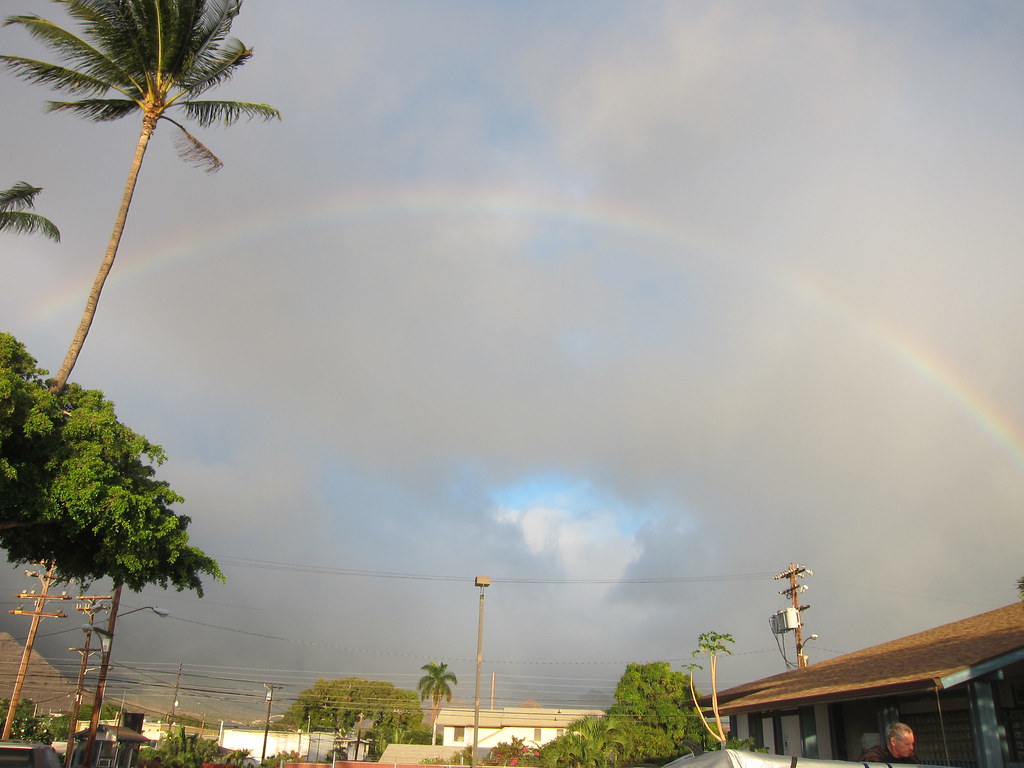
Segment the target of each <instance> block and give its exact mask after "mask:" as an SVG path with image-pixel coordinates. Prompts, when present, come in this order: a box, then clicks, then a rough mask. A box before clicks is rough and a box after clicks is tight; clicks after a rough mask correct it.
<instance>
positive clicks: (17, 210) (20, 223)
mask: <svg viewBox="0 0 1024 768" xmlns="http://www.w3.org/2000/svg"><path fill="white" fill-rule="evenodd" d="M42 191H43V190H42V188H41V187H33V186H32V185H31V184H29V183H28V182H27V181H19V182H18V183H17V184H15V185H14V186H13V187H11V188H10V189H4V190H0V232H2V231H4V230H9V231H11V232H14V233H15V234H18V235H22V234H26V235H32V234H36V233H39V234H41V235H43V236H45V237H48V238H50V239H51V240H56V241H57V242H60V232H59V231H58V229H57V227H56V226H55V225H54V223H53V222H52V221H50V220H49V219H47V218H45V217H43V216H40V215H39V214H38V213H32V212H31V209H32V208H33V207H34V206H35V197H36V195H38V194H39V193H40V192H42Z"/></svg>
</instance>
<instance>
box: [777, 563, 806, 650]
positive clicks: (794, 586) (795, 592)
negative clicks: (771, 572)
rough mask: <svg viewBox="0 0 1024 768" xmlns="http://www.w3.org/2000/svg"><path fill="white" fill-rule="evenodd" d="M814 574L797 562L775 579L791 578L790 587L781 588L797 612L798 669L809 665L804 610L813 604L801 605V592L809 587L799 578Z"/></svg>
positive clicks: (782, 593) (780, 592)
mask: <svg viewBox="0 0 1024 768" xmlns="http://www.w3.org/2000/svg"><path fill="white" fill-rule="evenodd" d="M805 574H806V575H807V576H813V575H814V571H812V570H810V569H809V568H804V567H803V566H802V565H797V564H796V563H790V564H789V570H786V571H783V572H782V573H780V574H777V575H776V576H775V577H774V578H775V579H789V587H787V588H786V589H783V590H780V591H779V594H780V595H786V596H788V597H789V599H790V600H791V601H792V603H793V610H794V611H795V612H796V628H795V630H796V666H797V669H803V668H804V667H806V666H807V656H806V654H804V635H803V625H804V621H803V615H802V612H803V611H806V610H807V609H808V608H810V607H811V606H809V605H800V593H801V592H803V591H804V590H805V589H807V585H806V584H800V583H799V581H798V580H799V579H801V578H803V576H804V575H805Z"/></svg>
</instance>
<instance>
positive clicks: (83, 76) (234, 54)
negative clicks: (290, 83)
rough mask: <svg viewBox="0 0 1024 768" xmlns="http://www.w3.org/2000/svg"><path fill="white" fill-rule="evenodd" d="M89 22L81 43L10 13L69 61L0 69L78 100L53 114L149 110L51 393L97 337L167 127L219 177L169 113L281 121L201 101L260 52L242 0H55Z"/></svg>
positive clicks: (214, 119)
mask: <svg viewBox="0 0 1024 768" xmlns="http://www.w3.org/2000/svg"><path fill="white" fill-rule="evenodd" d="M54 1H55V2H57V3H60V4H61V5H63V6H64V7H65V9H66V10H67V12H68V14H69V15H70V16H71V17H72V18H74V19H76V20H78V21H79V22H80V23H81V26H82V29H83V32H82V36H78V35H76V34H74V33H73V32H71V31H68V30H65V29H62V28H61V27H59V26H57V25H56V24H54V23H53V22H50V21H47V20H46V19H43V18H40V17H39V16H35V15H30V16H11V17H9V18H8V19H7V21H6V22H5V26H6V25H11V24H17V25H20V26H22V27H24V28H25V29H26V30H27V31H28V33H29V34H30V35H31V36H32V37H33V38H35V39H36V40H38V41H40V42H42V43H43V44H44V45H46V46H47V47H49V48H50V49H52V50H54V51H55V52H56V53H57V54H58V56H59V58H60V59H61V60H63V62H65V64H66V66H65V65H62V64H49V63H47V62H43V61H38V60H35V59H28V58H25V57H22V56H6V55H5V56H0V64H3V66H5V67H6V68H7V69H9V70H11V71H12V72H14V73H15V74H16V75H17V76H19V77H21V78H24V79H25V80H28V81H29V82H32V83H36V84H39V85H46V86H48V87H50V88H53V89H56V90H59V91H64V92H66V93H68V94H72V95H74V96H76V97H82V98H78V99H77V100H75V101H57V102H53V101H51V102H49V104H48V106H47V111H50V112H60V111H66V112H70V113H72V114H75V115H80V116H82V117H85V118H86V119H88V120H92V121H94V122H105V121H107V120H117V119H118V118H121V117H125V116H127V115H130V114H135V113H141V116H142V127H141V130H140V133H139V139H138V143H137V144H136V146H135V156H134V158H133V160H132V164H131V167H130V169H129V171H128V179H127V181H126V182H125V187H124V195H123V196H122V198H121V207H120V209H119V210H118V213H117V217H116V219H115V222H114V229H113V232H112V233H111V236H110V242H109V244H108V245H107V250H106V253H105V255H104V257H103V262H102V264H101V265H100V269H99V272H98V273H97V275H96V279H95V280H94V281H93V285H92V289H91V290H90V292H89V298H88V300H87V301H86V305H85V310H84V311H83V313H82V320H81V322H80V324H79V326H78V330H77V332H76V333H75V336H74V339H73V340H72V342H71V346H70V347H69V349H68V353H67V356H66V357H65V358H64V362H63V364H62V365H61V367H60V370H59V371H58V372H57V376H56V378H55V379H54V381H53V384H52V387H51V388H52V389H53V391H55V392H59V391H60V390H62V389H63V388H64V385H65V384H66V383H67V380H68V376H69V375H70V374H71V370H72V369H73V368H74V367H75V362H76V361H77V360H78V355H79V353H80V352H81V351H82V347H83V345H84V344H85V338H86V336H87V335H88V334H89V327H90V326H91V325H92V321H93V317H94V316H95V314H96V307H97V305H98V303H99V299H100V293H101V291H102V290H103V284H104V282H105V281H106V279H107V275H108V274H109V273H110V269H111V267H113V265H114V258H115V256H116V255H117V247H118V244H119V243H120V241H121V235H122V233H123V232H124V225H125V221H126V219H127V218H128V208H129V207H130V206H131V202H132V195H133V193H134V192H135V184H136V181H137V179H138V175H139V169H140V168H141V167H142V160H143V157H144V156H145V154H146V147H147V146H148V144H149V140H150V138H151V137H152V135H153V132H154V131H155V130H156V126H157V123H158V122H159V121H160V120H166V121H167V122H169V123H171V124H172V125H174V126H175V127H176V128H177V129H178V130H179V131H180V133H179V135H178V140H177V142H176V146H177V149H178V153H179V155H180V156H181V157H182V158H183V159H185V160H187V161H190V162H193V163H195V164H198V165H201V166H204V167H205V168H206V169H207V170H209V171H216V170H217V169H219V168H220V167H221V165H222V163H221V161H220V160H219V159H218V158H217V157H216V156H215V155H214V154H213V153H212V152H210V150H209V149H207V148H206V147H205V146H204V145H203V144H202V143H201V142H199V140H198V139H196V138H195V137H194V136H193V135H192V134H191V133H189V132H188V131H187V130H186V129H185V127H184V126H183V125H182V124H181V123H179V122H177V121H176V120H174V119H172V118H171V117H170V116H169V115H168V111H169V110H171V109H172V108H179V109H180V110H181V111H182V112H183V114H184V117H185V118H186V119H189V120H193V121H195V122H196V123H197V124H198V125H199V126H201V127H203V128H206V127H209V126H211V125H216V124H218V123H220V124H223V125H226V126H227V125H232V124H234V123H235V122H237V121H238V120H240V119H241V118H243V117H245V118H253V117H259V118H263V119H264V120H269V119H271V118H275V117H276V118H280V116H281V115H280V113H279V112H278V111H277V110H276V109H274V108H273V107H269V106H267V105H266V104H256V103H252V102H247V101H216V100H207V99H200V98H199V97H200V96H202V95H203V94H205V93H206V92H207V91H209V90H210V89H212V88H214V87H216V86H217V85H220V84H221V83H224V82H225V81H227V80H229V79H230V78H231V77H232V75H234V73H235V71H236V70H237V69H238V68H239V67H240V66H242V65H243V64H244V63H245V62H246V61H248V60H249V58H250V57H251V56H252V49H250V48H247V47H246V46H244V45H243V44H242V43H241V42H240V41H239V40H236V39H235V38H229V37H228V33H229V32H230V30H231V24H232V22H233V21H234V19H235V17H236V16H237V15H238V13H239V11H240V10H241V6H242V0H54Z"/></svg>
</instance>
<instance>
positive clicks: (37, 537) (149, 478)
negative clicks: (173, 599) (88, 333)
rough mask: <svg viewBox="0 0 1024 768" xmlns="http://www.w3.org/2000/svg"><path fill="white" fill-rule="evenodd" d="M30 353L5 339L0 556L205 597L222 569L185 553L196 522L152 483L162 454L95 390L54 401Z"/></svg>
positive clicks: (0, 355)
mask: <svg viewBox="0 0 1024 768" xmlns="http://www.w3.org/2000/svg"><path fill="white" fill-rule="evenodd" d="M45 374H46V371H44V370H41V369H39V368H37V367H36V361H35V359H33V358H32V357H31V356H30V355H29V354H28V352H27V351H26V349H25V347H24V346H22V345H21V344H20V343H19V342H18V341H17V340H16V339H15V338H14V337H13V336H11V335H10V334H6V333H0V546H2V547H3V548H4V549H6V550H7V557H8V560H10V561H11V562H12V563H25V562H39V561H52V562H54V563H56V566H57V570H58V571H59V572H60V574H61V575H62V576H65V577H69V578H75V579H78V580H81V581H93V580H95V579H99V578H104V577H109V578H110V579H112V580H113V581H114V583H115V584H117V585H122V584H123V585H125V586H127V587H128V588H130V589H133V590H135V591H138V590H140V589H142V588H143V587H144V586H146V585H147V584H158V585H160V586H162V587H165V588H166V587H167V586H168V585H169V584H170V585H173V586H174V587H176V588H177V589H178V590H183V589H189V590H194V591H195V592H197V593H198V594H199V595H200V596H201V595H202V594H203V588H202V582H201V580H200V577H201V576H202V575H203V574H206V575H209V576H212V577H214V578H217V579H223V576H222V575H221V572H220V569H219V568H218V566H217V563H216V562H215V561H214V560H213V559H212V558H210V557H209V556H207V555H205V554H204V553H203V552H201V551H200V550H199V549H197V548H195V547H193V546H190V545H189V539H188V533H187V532H186V529H187V528H188V525H189V523H190V522H191V521H190V519H189V518H188V517H186V516H184V515H176V514H175V513H174V511H173V510H172V509H171V505H172V504H174V503H176V502H180V501H181V497H180V496H178V494H176V493H175V492H174V491H173V490H172V489H171V487H170V486H169V485H168V484H167V482H166V481H163V480H159V479H157V478H156V477H155V474H156V470H155V468H154V465H159V464H160V463H161V462H162V461H163V460H164V453H163V450H162V449H161V448H160V446H158V445H154V444H153V443H150V442H149V441H148V440H146V438H145V437H143V436H142V435H139V434H136V433H135V432H133V431H132V430H131V429H129V428H128V427H127V426H125V425H124V424H122V423H121V422H120V421H118V419H117V415H116V414H115V413H114V405H113V403H111V402H109V401H108V400H106V399H105V398H104V397H103V393H102V392H100V391H98V390H87V389H82V388H81V387H79V386H78V385H77V384H71V385H70V386H69V387H67V388H66V389H65V391H63V392H62V393H60V395H56V394H54V393H53V392H51V391H50V390H49V389H48V388H47V386H46V383H45V382H44V381H43V378H42V377H43V376H44V375H45Z"/></svg>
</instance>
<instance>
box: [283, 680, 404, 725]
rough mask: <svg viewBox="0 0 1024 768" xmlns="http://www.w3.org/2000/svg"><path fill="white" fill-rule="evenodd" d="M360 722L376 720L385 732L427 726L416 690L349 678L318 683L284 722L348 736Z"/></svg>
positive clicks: (290, 708) (294, 704)
mask: <svg viewBox="0 0 1024 768" xmlns="http://www.w3.org/2000/svg"><path fill="white" fill-rule="evenodd" d="M360 719H362V720H363V721H370V720H372V721H373V722H374V723H375V724H376V725H375V727H376V728H380V731H381V733H387V732H388V731H390V732H392V733H394V732H395V731H396V730H397V731H404V732H412V731H414V730H415V729H416V727H417V726H422V724H423V710H421V709H420V706H419V701H418V699H417V698H416V693H415V692H414V691H409V690H406V689H402V688H396V687H395V686H394V685H393V684H392V683H389V682H386V681H383V680H363V679H362V678H359V677H346V678H342V679H339V680H325V679H320V680H317V681H316V682H315V683H314V684H313V686H312V687H311V688H307V689H305V690H304V691H302V692H301V693H299V695H298V696H297V697H296V699H295V701H294V703H293V704H292V705H291V707H289V708H288V710H287V712H285V716H284V720H283V721H282V722H283V723H285V724H287V725H288V726H289V727H303V726H305V725H306V724H307V723H308V724H309V728H310V729H311V730H314V731H328V732H334V733H348V732H349V731H352V730H353V729H354V728H355V727H356V724H357V723H359V721H360Z"/></svg>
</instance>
